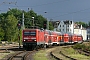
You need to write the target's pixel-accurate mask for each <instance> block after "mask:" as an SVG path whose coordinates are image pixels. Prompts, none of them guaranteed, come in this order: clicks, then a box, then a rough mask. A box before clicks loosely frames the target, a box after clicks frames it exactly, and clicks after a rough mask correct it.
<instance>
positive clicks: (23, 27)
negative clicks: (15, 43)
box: [22, 11, 25, 29]
mask: <svg viewBox="0 0 90 60" xmlns="http://www.w3.org/2000/svg"><path fill="white" fill-rule="evenodd" d="M22 13H23V14H22V29H25V26H24V11H22Z"/></svg>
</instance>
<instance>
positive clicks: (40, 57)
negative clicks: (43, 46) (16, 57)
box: [34, 50, 48, 60]
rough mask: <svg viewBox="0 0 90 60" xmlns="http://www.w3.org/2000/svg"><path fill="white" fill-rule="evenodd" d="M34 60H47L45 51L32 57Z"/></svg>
mask: <svg viewBox="0 0 90 60" xmlns="http://www.w3.org/2000/svg"><path fill="white" fill-rule="evenodd" d="M34 60H48V58H47V54H46V51H45V50H40V51H38V52H37V53H36V54H35V55H34Z"/></svg>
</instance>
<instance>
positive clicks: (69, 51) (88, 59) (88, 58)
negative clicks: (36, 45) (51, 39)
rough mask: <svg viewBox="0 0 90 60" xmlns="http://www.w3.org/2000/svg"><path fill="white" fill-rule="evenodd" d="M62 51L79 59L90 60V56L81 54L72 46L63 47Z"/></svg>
mask: <svg viewBox="0 0 90 60" xmlns="http://www.w3.org/2000/svg"><path fill="white" fill-rule="evenodd" d="M62 49H63V50H62V52H63V53H64V54H65V55H68V56H70V57H72V58H76V59H77V60H90V56H85V55H82V54H79V53H78V52H77V51H76V50H74V49H73V48H72V47H69V48H62Z"/></svg>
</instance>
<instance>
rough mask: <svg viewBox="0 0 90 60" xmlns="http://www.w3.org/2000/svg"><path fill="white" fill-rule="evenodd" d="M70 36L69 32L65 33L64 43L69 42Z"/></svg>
mask: <svg viewBox="0 0 90 60" xmlns="http://www.w3.org/2000/svg"><path fill="white" fill-rule="evenodd" d="M69 38H70V36H69V34H67V33H65V34H63V41H64V43H69Z"/></svg>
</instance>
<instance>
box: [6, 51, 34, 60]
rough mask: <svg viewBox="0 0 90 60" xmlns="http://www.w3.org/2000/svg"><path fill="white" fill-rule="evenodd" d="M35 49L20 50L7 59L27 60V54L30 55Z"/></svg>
mask: <svg viewBox="0 0 90 60" xmlns="http://www.w3.org/2000/svg"><path fill="white" fill-rule="evenodd" d="M32 52H34V51H19V52H17V53H15V54H13V55H12V56H10V57H9V58H8V59H7V60H27V56H29V55H30V54H31V53H32Z"/></svg>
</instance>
